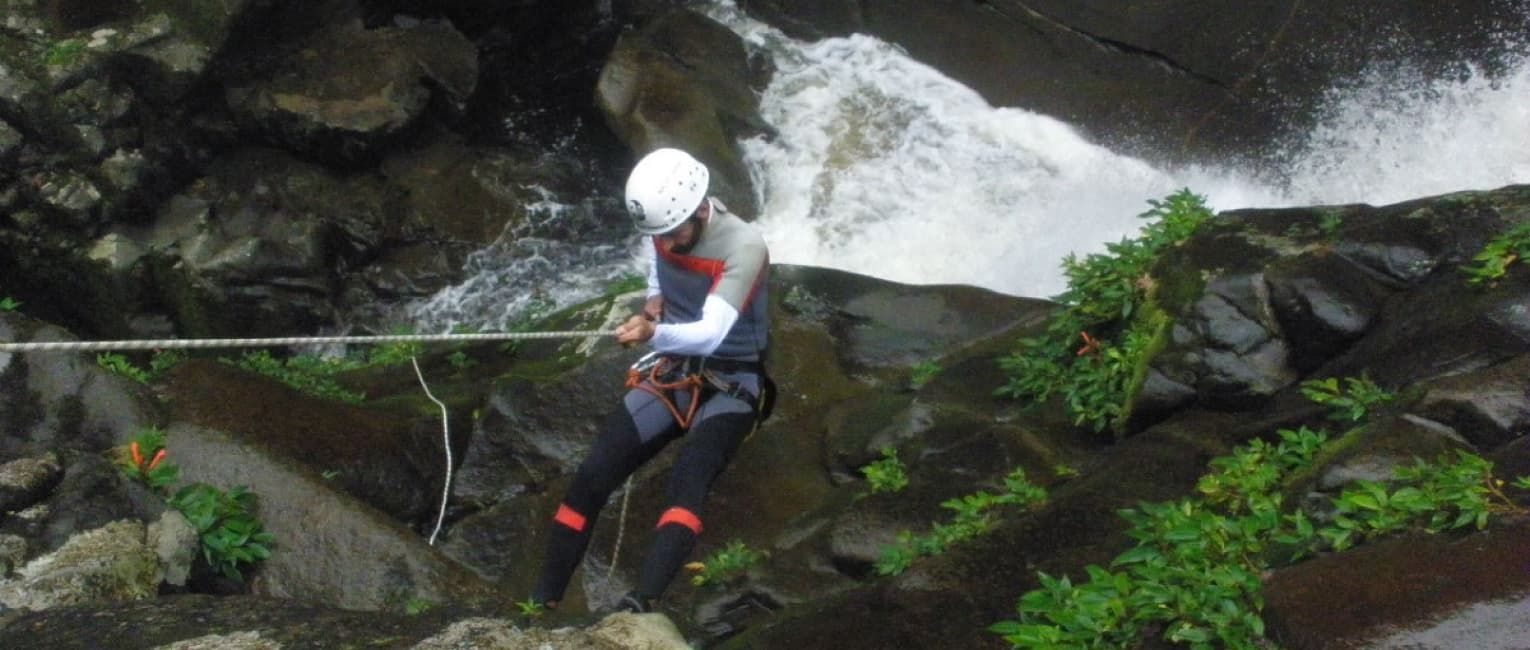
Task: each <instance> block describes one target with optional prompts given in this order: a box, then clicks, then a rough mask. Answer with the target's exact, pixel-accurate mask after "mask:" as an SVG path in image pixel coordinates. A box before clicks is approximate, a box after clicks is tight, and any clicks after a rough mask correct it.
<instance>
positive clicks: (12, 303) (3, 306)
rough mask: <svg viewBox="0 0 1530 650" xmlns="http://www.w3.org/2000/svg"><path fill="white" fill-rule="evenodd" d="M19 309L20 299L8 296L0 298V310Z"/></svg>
mask: <svg viewBox="0 0 1530 650" xmlns="http://www.w3.org/2000/svg"><path fill="white" fill-rule="evenodd" d="M18 309H21V301H20V300H17V299H15V298H12V297H10V296H5V297H3V298H0V311H16V310H18Z"/></svg>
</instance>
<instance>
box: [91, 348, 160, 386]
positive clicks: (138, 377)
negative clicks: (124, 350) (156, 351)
mask: <svg viewBox="0 0 1530 650" xmlns="http://www.w3.org/2000/svg"><path fill="white" fill-rule="evenodd" d="M96 365H98V366H101V367H102V368H105V369H107V370H110V371H112V372H114V373H117V374H119V375H122V376H123V377H127V378H128V379H131V380H133V381H136V382H138V383H140V384H147V383H149V379H150V377H149V372H148V371H147V370H144V369H143V368H139V367H138V366H135V365H133V362H132V361H129V360H128V358H127V357H125V356H123V355H121V354H117V353H115V352H107V353H104V354H98V355H96Z"/></svg>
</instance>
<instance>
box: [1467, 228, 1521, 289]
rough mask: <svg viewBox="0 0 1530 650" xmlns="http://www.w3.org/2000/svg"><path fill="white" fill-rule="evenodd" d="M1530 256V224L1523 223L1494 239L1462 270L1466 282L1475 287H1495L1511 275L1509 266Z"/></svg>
mask: <svg viewBox="0 0 1530 650" xmlns="http://www.w3.org/2000/svg"><path fill="white" fill-rule="evenodd" d="M1527 255H1530V222H1525V223H1521V224H1519V225H1516V226H1514V227H1513V228H1510V229H1509V230H1508V231H1507V232H1505V233H1503V234H1501V235H1499V236H1497V237H1494V238H1493V239H1492V240H1491V241H1489V242H1488V243H1487V245H1486V246H1483V247H1482V250H1481V251H1480V252H1478V253H1477V254H1476V255H1475V256H1473V257H1472V263H1471V264H1468V265H1466V266H1464V267H1462V268H1461V271H1462V272H1463V273H1465V274H1466V276H1467V278H1466V281H1467V282H1468V283H1470V284H1472V285H1475V286H1484V285H1485V286H1489V287H1491V286H1494V285H1496V284H1498V281H1499V280H1500V279H1502V278H1503V276H1505V275H1507V274H1508V273H1509V265H1511V264H1513V263H1515V262H1517V261H1519V260H1521V259H1524V258H1525V256H1527Z"/></svg>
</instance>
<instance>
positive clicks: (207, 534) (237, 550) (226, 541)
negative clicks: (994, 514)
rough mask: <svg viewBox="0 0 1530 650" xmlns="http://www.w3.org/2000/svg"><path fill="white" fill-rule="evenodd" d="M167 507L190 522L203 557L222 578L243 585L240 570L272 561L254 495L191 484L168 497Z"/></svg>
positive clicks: (239, 489)
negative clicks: (256, 514)
mask: <svg viewBox="0 0 1530 650" xmlns="http://www.w3.org/2000/svg"><path fill="white" fill-rule="evenodd" d="M170 505H171V507H173V508H175V509H176V510H179V511H181V514H183V515H185V516H186V519H187V520H188V521H190V522H191V525H192V527H193V528H195V529H196V530H197V534H198V535H199V536H200V537H201V540H202V555H203V557H204V558H206V560H207V563H208V565H210V566H211V567H212V568H213V569H214V570H216V571H218V572H220V573H222V574H223V575H225V576H227V577H229V578H231V579H233V580H238V581H240V582H243V581H244V574H243V572H242V571H241V570H240V568H241V567H245V566H248V565H253V564H255V563H257V562H260V561H261V560H264V559H266V558H268V557H271V543H272V541H273V538H272V536H271V534H270V533H267V532H265V531H264V530H263V527H262V525H261V523H260V520H259V519H257V518H256V517H255V512H254V511H255V495H254V494H252V493H250V492H249V491H248V490H247V489H245V488H244V487H242V486H235V487H233V488H231V489H229V490H228V491H226V492H225V491H223V490H220V489H218V488H216V487H213V486H211V485H208V484H206V483H192V484H191V485H187V486H186V487H183V488H181V489H180V490H179V491H177V492H176V493H175V495H174V496H172V497H170Z"/></svg>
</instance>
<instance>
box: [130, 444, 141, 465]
mask: <svg viewBox="0 0 1530 650" xmlns="http://www.w3.org/2000/svg"><path fill="white" fill-rule="evenodd" d="M128 451H129V452H131V453H132V454H133V466H134V467H143V452H140V451H138V441H136V440H135V441H133V444H131V445H128Z"/></svg>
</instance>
